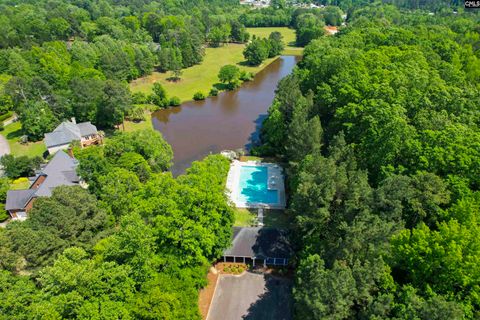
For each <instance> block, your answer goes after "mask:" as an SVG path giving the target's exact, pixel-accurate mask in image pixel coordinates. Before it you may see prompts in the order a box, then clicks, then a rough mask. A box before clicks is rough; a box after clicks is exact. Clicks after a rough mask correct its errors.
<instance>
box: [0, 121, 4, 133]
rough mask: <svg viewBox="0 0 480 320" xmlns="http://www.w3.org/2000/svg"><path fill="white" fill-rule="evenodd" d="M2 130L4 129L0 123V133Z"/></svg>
mask: <svg viewBox="0 0 480 320" xmlns="http://www.w3.org/2000/svg"><path fill="white" fill-rule="evenodd" d="M3 129H5V128H4V126H3V122H0V131H3Z"/></svg>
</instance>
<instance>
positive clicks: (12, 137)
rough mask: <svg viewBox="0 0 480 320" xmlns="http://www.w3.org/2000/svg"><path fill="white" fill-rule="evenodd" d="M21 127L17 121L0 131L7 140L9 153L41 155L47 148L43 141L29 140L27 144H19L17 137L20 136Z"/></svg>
mask: <svg viewBox="0 0 480 320" xmlns="http://www.w3.org/2000/svg"><path fill="white" fill-rule="evenodd" d="M21 127H22V125H21V124H20V122H19V121H17V122H14V123H12V124H9V125H8V126H6V127H5V129H4V130H3V131H2V132H1V134H2V135H3V136H4V137H5V138H7V140H8V144H9V145H10V152H11V154H13V155H14V156H29V157H35V156H42V155H43V153H44V152H45V151H46V150H47V148H46V147H45V144H44V143H43V141H37V142H29V143H27V144H21V143H20V142H19V139H20V137H21V136H22V131H21Z"/></svg>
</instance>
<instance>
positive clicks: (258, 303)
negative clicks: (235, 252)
mask: <svg viewBox="0 0 480 320" xmlns="http://www.w3.org/2000/svg"><path fill="white" fill-rule="evenodd" d="M291 291H292V287H291V283H290V281H289V280H287V279H283V278H277V277H273V276H270V275H263V274H254V273H249V272H247V273H246V274H244V275H242V276H240V277H238V276H232V275H220V278H218V282H217V288H216V290H215V295H214V297H213V301H212V305H211V307H210V312H209V315H208V318H207V320H242V319H245V320H273V319H275V320H291V319H292V301H291V299H292V297H291Z"/></svg>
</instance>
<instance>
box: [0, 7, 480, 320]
mask: <svg viewBox="0 0 480 320" xmlns="http://www.w3.org/2000/svg"><path fill="white" fill-rule="evenodd" d="M314 2H316V3H318V4H325V5H330V4H332V2H330V1H314ZM335 4H336V5H338V6H339V8H341V9H339V8H337V7H333V6H331V7H327V9H325V10H307V9H298V8H297V9H295V8H293V7H291V6H289V5H287V3H286V2H285V1H272V6H271V7H270V8H265V9H259V10H249V9H248V8H245V7H242V6H240V5H239V4H238V2H237V1H233V0H203V1H195V2H193V1H182V0H169V1H149V0H135V1H127V0H115V1H114V0H40V1H34V0H0V113H1V114H6V113H8V112H11V111H15V112H16V113H17V114H18V115H19V117H20V121H21V123H22V127H23V133H24V134H25V135H27V136H28V139H29V140H31V141H35V140H39V139H41V138H42V137H43V134H44V133H45V132H48V131H50V130H51V129H52V128H54V127H55V126H56V125H57V124H58V123H59V122H60V121H62V120H64V119H69V118H70V117H76V119H77V121H91V122H92V123H94V124H96V125H97V126H98V127H99V128H101V129H108V128H112V127H114V126H116V125H118V124H119V123H121V122H122V121H123V119H124V118H125V117H126V116H127V115H128V114H129V112H130V111H131V110H132V108H133V107H134V105H136V104H140V103H143V102H145V101H143V100H142V101H139V100H138V99H139V97H138V96H135V95H132V94H131V92H130V91H129V89H128V81H130V80H133V79H135V78H138V77H140V76H143V75H146V74H149V73H151V72H152V71H153V70H160V71H172V72H175V71H179V70H180V69H182V68H184V67H188V66H192V65H194V64H198V63H200V62H201V61H202V58H203V54H204V52H203V51H204V48H205V46H207V45H208V46H215V45H219V44H220V43H222V42H225V41H231V42H246V41H248V40H249V37H248V36H247V33H246V30H245V28H246V27H255V26H269V27H275V26H289V27H291V28H294V29H295V30H296V42H297V45H300V46H306V47H305V51H304V56H303V59H302V61H301V62H300V63H299V65H298V67H297V68H296V69H295V71H294V72H293V74H291V75H290V76H287V77H286V78H285V79H283V80H282V81H281V83H280V84H279V86H278V89H277V93H276V97H275V100H274V102H273V105H272V106H271V108H270V110H269V114H268V117H267V118H266V120H265V121H264V123H263V128H262V135H261V137H262V144H261V145H260V146H258V147H256V148H255V149H254V150H253V151H252V152H253V153H255V154H257V155H262V156H274V157H277V158H278V159H280V160H282V161H283V162H284V163H286V170H287V177H288V181H287V182H288V191H289V194H290V198H289V204H288V206H289V209H288V215H289V216H290V217H291V218H292V220H293V221H294V223H293V225H292V227H293V228H294V232H293V233H294V234H295V235H296V236H295V239H294V240H295V247H296V248H295V249H296V252H297V253H296V257H295V259H294V264H295V267H296V270H295V275H294V277H295V284H294V288H293V297H294V306H295V318H297V319H445V320H447V319H477V318H479V317H480V265H479V263H478V261H480V226H479V214H480V190H479V188H480V131H479V124H480V113H479V107H478V106H479V105H480V85H479V83H480V27H479V25H480V16H479V15H478V13H476V12H464V11H462V10H459V12H457V13H453V12H452V6H451V5H453V6H455V5H456V4H455V3H453V4H450V3H445V2H442V1H396V0H395V1H384V3H383V4H382V3H369V2H368V3H367V2H366V1H355V0H345V1H343V0H338V1H336V2H335ZM454 8H455V10H456V9H457V8H456V7H454ZM417 9H422V10H417ZM423 9H425V10H423ZM343 12H345V13H347V21H346V23H347V26H346V27H341V28H340V32H339V33H338V34H337V35H336V36H332V37H327V36H325V34H324V32H322V29H323V27H324V26H325V25H337V26H340V25H341V23H342V17H341V15H342V13H343ZM277 38H278V34H273V35H272V36H271V38H270V39H252V42H251V43H250V46H251V47H250V49H249V50H246V53H247V55H248V57H250V58H251V59H248V60H249V61H250V63H252V64H255V63H257V62H258V59H259V58H260V59H264V58H265V57H268V56H270V55H272V54H274V53H277V54H278V52H279V51H278V50H280V48H279V47H278V46H277V44H278V41H277V40H278V39H277ZM255 48H257V49H255ZM280 51H281V50H280ZM258 52H260V53H261V54H260V55H258ZM238 77H239V74H238V70H236V69H234V68H231V67H228V68H226V69H224V70H223V72H222V76H221V78H222V79H223V80H224V81H223V82H225V84H226V85H227V86H229V85H231V86H232V87H234V86H235V85H236V83H237V81H238ZM154 90H155V92H154V95H153V96H152V97H148V99H154V100H155V99H157V100H158V101H159V102H158V104H159V105H160V104H161V105H162V106H165V105H166V104H167V103H166V101H164V100H165V99H166V96H165V92H164V90H163V89H162V88H161V87H158V86H157V88H156V89H154ZM140 98H142V97H140ZM142 99H144V98H142ZM140 100H141V99H140ZM74 154H75V157H76V158H77V159H78V161H79V167H78V174H79V175H80V176H81V177H82V179H83V180H85V182H86V183H87V184H88V189H83V188H80V187H59V188H57V189H55V191H54V192H53V195H52V197H50V198H40V199H38V200H36V202H35V205H34V207H33V209H32V210H31V212H30V213H29V218H28V219H27V220H26V221H24V222H12V223H9V224H8V226H7V227H6V228H1V229H0V299H1V300H2V303H1V304H0V319H145V320H146V319H188V320H191V319H200V314H199V311H198V305H197V301H198V291H199V289H200V288H202V287H204V286H205V285H206V278H205V275H206V273H207V270H208V268H209V266H210V265H211V263H212V262H214V261H215V260H216V259H217V258H219V257H220V256H221V253H222V251H223V250H224V249H225V248H226V247H228V246H229V244H230V239H231V232H232V231H231V227H232V224H233V220H234V212H233V209H232V207H231V206H230V204H229V202H228V199H227V198H226V195H225V192H224V188H225V180H226V177H227V172H228V168H229V162H228V160H226V159H225V158H223V157H221V156H219V155H211V156H208V157H206V158H205V159H204V160H202V161H198V162H194V163H193V164H192V166H191V168H189V169H188V170H187V172H186V173H185V174H184V175H181V176H179V177H176V178H174V177H173V176H172V175H171V173H169V172H168V169H169V168H170V166H171V165H172V161H173V152H172V149H171V147H170V146H169V145H168V143H167V142H166V141H165V140H164V139H163V138H162V136H161V134H160V133H159V132H156V131H153V130H151V129H146V130H139V131H135V132H129V133H124V132H116V133H114V134H112V135H111V136H109V137H108V140H107V141H106V143H105V146H94V147H90V148H86V149H81V148H79V147H75V148H74ZM39 162H41V160H38V159H28V158H26V157H22V158H20V159H19V158H14V157H5V158H4V159H3V160H2V165H4V166H5V167H6V168H7V172H8V174H9V175H11V177H12V178H13V177H18V176H23V175H30V174H32V173H33V171H34V169H35V167H37V166H38V165H39ZM8 187H9V184H8V179H7V180H6V179H0V198H2V199H3V200H4V197H5V192H6V190H7V189H8Z"/></svg>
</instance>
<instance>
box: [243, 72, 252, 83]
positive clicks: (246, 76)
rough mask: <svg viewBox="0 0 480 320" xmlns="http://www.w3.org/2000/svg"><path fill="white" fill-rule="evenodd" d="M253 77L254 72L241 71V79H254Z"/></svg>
mask: <svg viewBox="0 0 480 320" xmlns="http://www.w3.org/2000/svg"><path fill="white" fill-rule="evenodd" d="M252 79H253V73H251V72H248V71H245V70H242V72H241V73H240V80H242V81H252Z"/></svg>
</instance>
